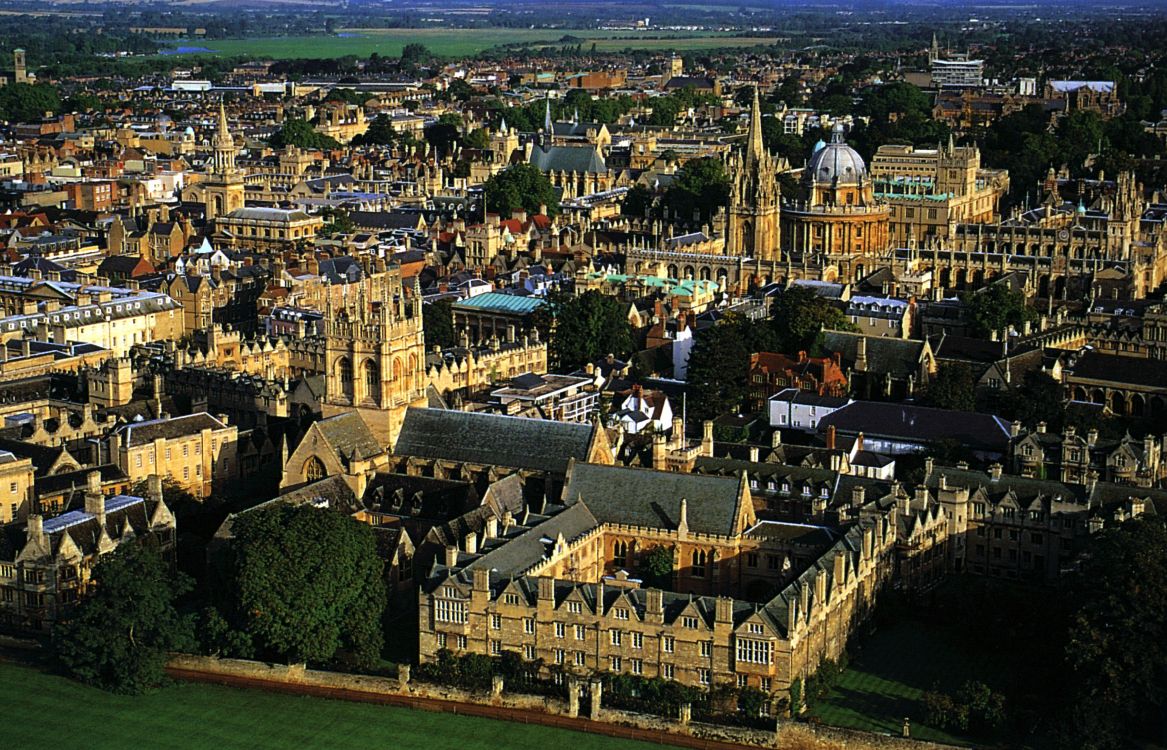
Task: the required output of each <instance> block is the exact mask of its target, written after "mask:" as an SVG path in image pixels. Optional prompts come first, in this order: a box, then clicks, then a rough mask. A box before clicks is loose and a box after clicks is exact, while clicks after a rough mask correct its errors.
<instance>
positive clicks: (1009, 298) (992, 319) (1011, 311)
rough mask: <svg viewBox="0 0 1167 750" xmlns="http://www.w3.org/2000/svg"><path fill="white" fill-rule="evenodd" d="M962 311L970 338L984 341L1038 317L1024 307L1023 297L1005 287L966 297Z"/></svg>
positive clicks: (988, 289)
mask: <svg viewBox="0 0 1167 750" xmlns="http://www.w3.org/2000/svg"><path fill="white" fill-rule="evenodd" d="M964 309H965V314H966V315H967V317H968V322H969V327H970V328H971V329H972V333H973V335H974V336H981V337H986V338H987V337H988V336H990V335H991V334H993V333H1003V332H1005V331H1006V330H1007V329H1008V328H1009V327H1010V326H1012V327H1017V328H1019V327H1020V326H1022V325H1023V324H1024V323H1025V322H1026V321H1032V320H1035V319H1036V318H1037V313H1035V312H1034V311H1033V309H1032V308H1031V307H1029V305H1027V304H1026V303H1025V295H1024V294H1022V293H1021V292H1015V291H1013V290H1012V289H1010V288H1009V287H1008V286H1007V285H1005V284H992V285H990V286H988V287H986V288H984V289H981V290H979V291H977V292H974V293H973V294H971V295H967V296H965V298H964Z"/></svg>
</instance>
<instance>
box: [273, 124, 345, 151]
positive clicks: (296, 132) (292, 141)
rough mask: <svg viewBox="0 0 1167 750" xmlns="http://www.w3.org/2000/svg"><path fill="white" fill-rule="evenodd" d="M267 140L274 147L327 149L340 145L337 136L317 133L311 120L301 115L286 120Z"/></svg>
mask: <svg viewBox="0 0 1167 750" xmlns="http://www.w3.org/2000/svg"><path fill="white" fill-rule="evenodd" d="M267 142H268V143H269V144H271V147H272V148H284V147H286V146H297V147H299V148H305V149H318V148H319V149H327V148H336V147H337V146H339V145H340V144H339V143H337V141H336V139H335V138H332V137H331V136H327V135H324V134H323V133H317V132H316V129H315V128H313V127H312V124H311V123H310V122H308V121H307V120H304V119H302V118H299V117H292V118H289V119H287V120H284V124H283V125H282V126H280V129H279V130H277V131H276V132H275V134H274V135H272V137H271V138H269V139H268V141H267Z"/></svg>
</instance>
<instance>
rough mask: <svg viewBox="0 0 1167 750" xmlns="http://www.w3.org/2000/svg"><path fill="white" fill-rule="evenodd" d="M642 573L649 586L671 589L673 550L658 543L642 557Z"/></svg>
mask: <svg viewBox="0 0 1167 750" xmlns="http://www.w3.org/2000/svg"><path fill="white" fill-rule="evenodd" d="M640 575H641V577H642V578H643V579H644V583H645V585H647V586H651V587H653V588H658V589H669V588H670V587H671V586H672V584H673V550H672V549H670V548H668V547H665V546H663V545H659V544H658V545H656V546H655V547H652V548H651V549H649V550H648V551H647V552H645V553H644V554H643V555H642V556H641V557H640Z"/></svg>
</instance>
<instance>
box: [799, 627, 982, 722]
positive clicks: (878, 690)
mask: <svg viewBox="0 0 1167 750" xmlns="http://www.w3.org/2000/svg"><path fill="white" fill-rule="evenodd" d="M966 646H967V644H963V645H962V644H961V643H960V642H958V641H957V639H956V637H955V635H952V634H950V633H948V632H946V630H945V629H944V628H941V627H936V626H931V625H928V626H925V625H923V624H921V623H918V622H915V621H912V620H900V621H897V622H894V623H892V624H888V625H883V626H881V627H880V628H879V630H878V631H876V632H875V633H874V634H872V635H871V636H870V637H868V638H865V639H864V640H863V641H862V649H861V650H859V651H857V652H856V654H855V656H854V657H853V658H852V660H851V664H850V666H849V668H848V669H847V671H846V672H844V673H843V676H842V678H841V679H840V680H839V684H838V685H837V686H836V687H835V689H834V690H832V691H831V695H830V696H829V697H828V698H827V700H825V701H822V702H820V703H818V704H816V705H814V706H813V707H812V709H811V716H813V717H816V718H818V719H819V720H821V721H822V722H823V723H824V724H831V725H833V726H840V727H848V728H851V729H862V730H865V731H869V732H886V733H890V734H895V735H899V734H900V731H901V729H902V727H903V721H904V717H909V718H910V719H911V720H912V737H914V738H916V739H921V740H932V741H936V742H951V743H955V744H967V740H962V738H959V737H955V736H953V735H950V734H948V733H946V732H944V731H942V730H938V729H934V728H932V727H928V726H926V725H925V724H924V723H923V717H924V706H923V703H922V702H921V697H922V696H923V694H924V693H925V692H926V691H928V690H930V689H932V686H933V685H937V684H939V685H940V687H941V689H943V690H946V691H953V690H956V689H958V688H959V687H960V685H961V684H963V683H964V681H965V680H967V679H979V680H982V681H986V682H990V681H991V680H990V677H991V676H993V677H995V676H996V675H997V674H999V667H1000V665H996V664H992V663H987V662H985V661H983V660H981V659H978V658H976V657H974V656H973V655H971V654H970V653H969V651H968V649H967V648H966Z"/></svg>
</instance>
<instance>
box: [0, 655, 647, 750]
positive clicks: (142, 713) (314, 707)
mask: <svg viewBox="0 0 1167 750" xmlns="http://www.w3.org/2000/svg"><path fill="white" fill-rule="evenodd" d="M0 703H2V704H3V705H4V706H5V710H6V713H7V714H8V715H9V716H24V717H26V719H27V720H25V721H13V722H8V725H7V726H6V727H5V729H4V742H3V743H2V744H3V746H4V747H11V748H21V749H22V750H42V748H43V749H44V750H50V749H52V748H71V747H85V748H87V750H106V749H107V748H108V750H122V749H123V748H130V747H141V748H175V749H176V750H178V749H180V748H181V749H182V750H203V749H206V750H233V749H234V748H255V749H256V750H267V749H268V748H271V749H272V750H284V749H285V748H286V749H287V750H311V749H313V748H320V750H348V749H349V748H352V750H368V749H369V748H378V747H393V748H397V749H399V750H447V749H454V748H456V749H457V750H495V749H496V748H500V747H507V748H512V750H544V749H545V748H548V747H572V748H573V750H643V749H645V748H647V747H649V746H648V745H647V744H644V743H640V742H632V741H628V740H619V739H614V738H609V737H600V736H596V735H592V734H583V733H579V732H570V731H566V730H562V729H551V728H548V727H540V726H532V725H526V724H512V723H507V722H502V721H494V720H492V719H478V718H471V717H467V716H452V715H450V714H445V713H429V712H426V711H411V710H409V709H404V708H393V707H388V706H375V705H368V704H363V703H347V702H343V701H332V700H325V699H322V698H304V697H296V696H290V695H279V694H273V693H264V692H260V691H254V690H237V689H233V688H227V687H218V686H213V685H200V684H191V683H182V684H179V685H175V686H173V687H170V688H166V689H164V690H160V691H157V692H155V693H152V694H149V695H145V696H138V697H126V696H118V695H110V694H108V693H104V692H102V691H99V690H96V689H93V688H89V687H86V686H84V685H80V684H78V683H75V682H72V681H70V680H67V679H65V678H63V677H57V676H55V675H47V674H43V673H41V672H38V671H35V670H33V669H30V668H27V667H20V666H15V665H13V664H8V663H3V662H0Z"/></svg>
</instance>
